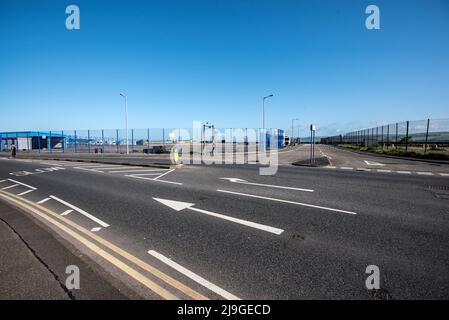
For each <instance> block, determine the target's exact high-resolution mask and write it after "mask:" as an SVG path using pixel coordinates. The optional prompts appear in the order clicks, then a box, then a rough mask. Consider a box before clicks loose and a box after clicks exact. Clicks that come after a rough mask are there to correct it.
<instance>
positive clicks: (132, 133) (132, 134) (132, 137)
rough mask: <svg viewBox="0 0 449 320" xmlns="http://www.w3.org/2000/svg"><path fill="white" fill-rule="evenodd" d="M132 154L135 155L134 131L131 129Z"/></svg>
mask: <svg viewBox="0 0 449 320" xmlns="http://www.w3.org/2000/svg"><path fill="white" fill-rule="evenodd" d="M131 153H134V129H131Z"/></svg>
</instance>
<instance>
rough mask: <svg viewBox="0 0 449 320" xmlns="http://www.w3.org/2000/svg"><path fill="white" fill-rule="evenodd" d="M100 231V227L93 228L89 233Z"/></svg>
mask: <svg viewBox="0 0 449 320" xmlns="http://www.w3.org/2000/svg"><path fill="white" fill-rule="evenodd" d="M100 230H101V227H95V228H92V229H90V231H92V232H98V231H100Z"/></svg>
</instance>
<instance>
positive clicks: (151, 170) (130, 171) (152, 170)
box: [108, 169, 161, 174]
mask: <svg viewBox="0 0 449 320" xmlns="http://www.w3.org/2000/svg"><path fill="white" fill-rule="evenodd" d="M160 171H161V170H154V169H148V170H119V171H109V172H108V173H133V172H156V173H154V174H159V173H160ZM158 172H159V173H158Z"/></svg>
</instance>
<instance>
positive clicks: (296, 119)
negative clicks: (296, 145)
mask: <svg viewBox="0 0 449 320" xmlns="http://www.w3.org/2000/svg"><path fill="white" fill-rule="evenodd" d="M295 121H299V119H298V118H295V119H292V136H291V137H290V144H292V143H291V142H292V141H293V123H294V122H295Z"/></svg>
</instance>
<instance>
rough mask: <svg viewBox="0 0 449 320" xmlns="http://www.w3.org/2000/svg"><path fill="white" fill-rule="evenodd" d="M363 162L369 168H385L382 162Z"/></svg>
mask: <svg viewBox="0 0 449 320" xmlns="http://www.w3.org/2000/svg"><path fill="white" fill-rule="evenodd" d="M363 161H365V163H366V164H367V165H369V166H384V164H382V163H380V162H375V161H368V160H363Z"/></svg>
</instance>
